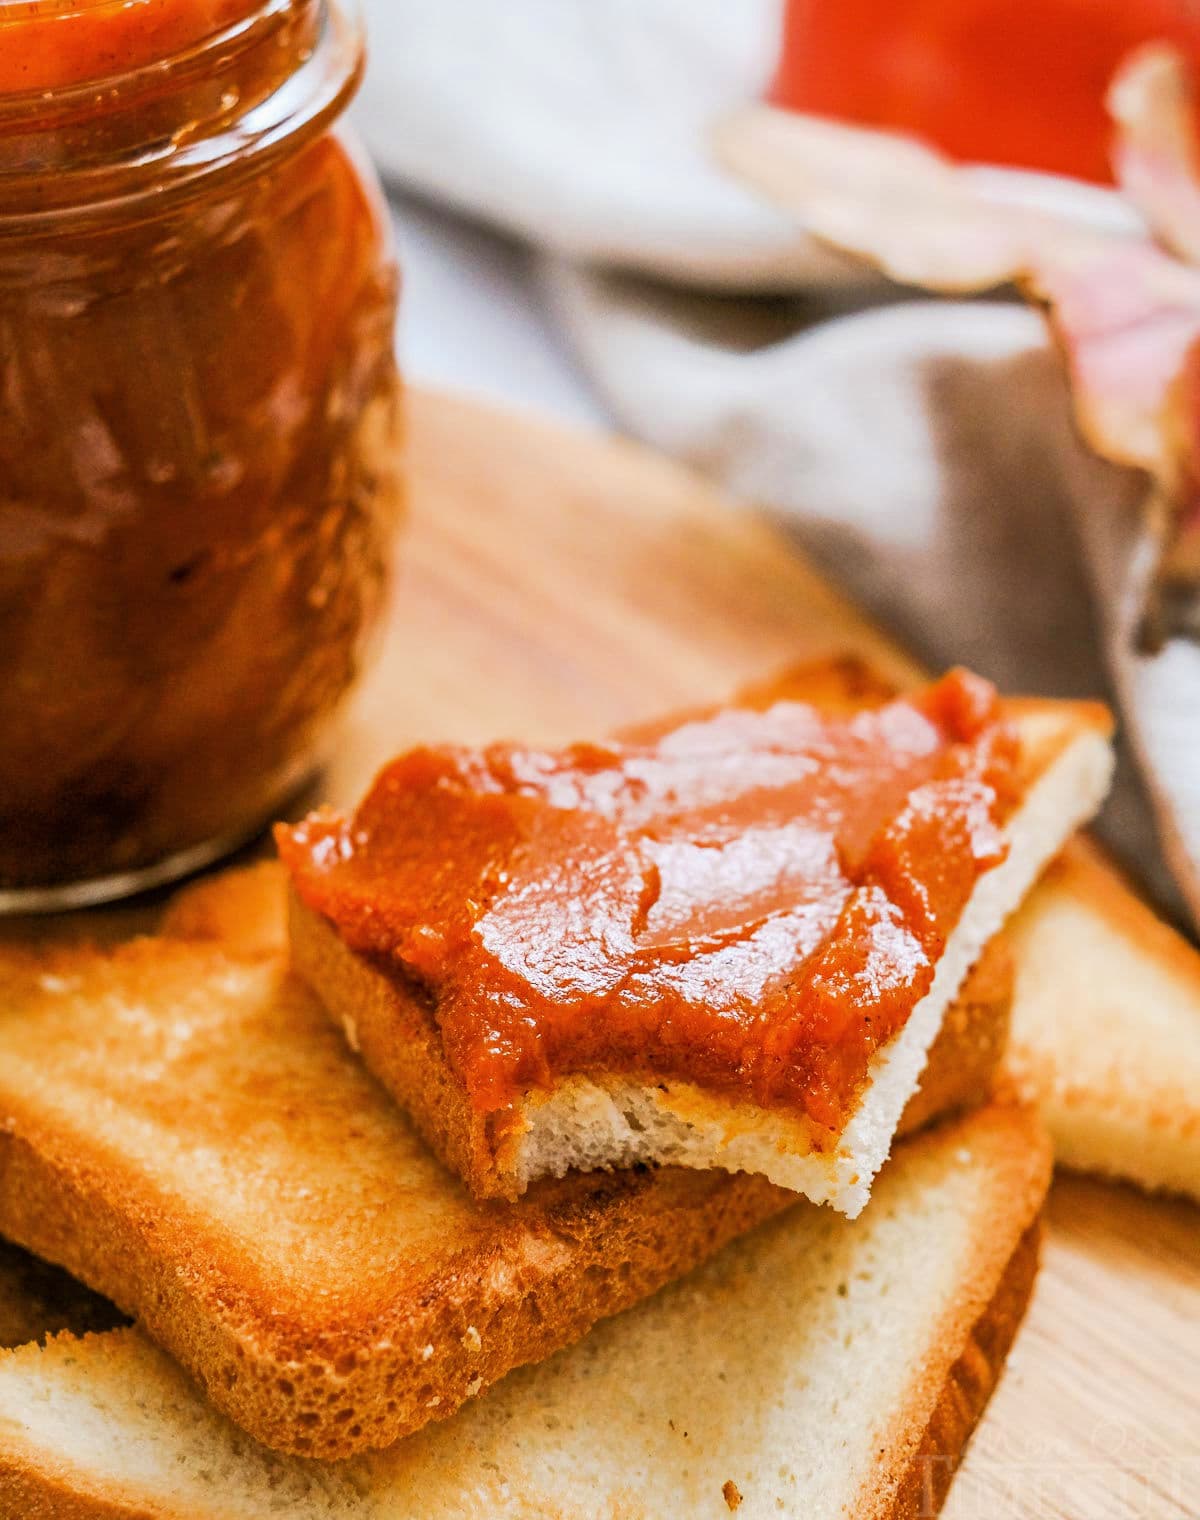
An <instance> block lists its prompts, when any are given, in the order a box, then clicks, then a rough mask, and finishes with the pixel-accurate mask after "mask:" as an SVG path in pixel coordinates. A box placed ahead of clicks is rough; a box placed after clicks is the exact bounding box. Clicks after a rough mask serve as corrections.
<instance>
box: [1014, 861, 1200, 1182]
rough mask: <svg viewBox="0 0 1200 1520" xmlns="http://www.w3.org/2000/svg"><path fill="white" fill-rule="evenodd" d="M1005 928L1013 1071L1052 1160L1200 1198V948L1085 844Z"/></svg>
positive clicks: (1058, 865)
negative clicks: (1012, 971) (1038, 1115)
mask: <svg viewBox="0 0 1200 1520" xmlns="http://www.w3.org/2000/svg"><path fill="white" fill-rule="evenodd" d="M1012 934H1013V937H1014V947H1015V952H1016V957H1017V963H1018V975H1017V982H1016V992H1015V1002H1014V1010H1013V1028H1012V1052H1011V1055H1012V1065H1013V1069H1014V1071H1015V1073H1016V1075H1017V1078H1018V1080H1019V1083H1020V1085H1021V1088H1022V1090H1023V1091H1024V1092H1025V1093H1026V1094H1027V1095H1028V1096H1029V1097H1030V1098H1032V1099H1033V1100H1034V1101H1036V1102H1037V1104H1038V1105H1039V1107H1040V1109H1041V1111H1042V1114H1043V1117H1044V1118H1045V1120H1046V1124H1047V1126H1048V1128H1049V1130H1050V1133H1051V1136H1052V1138H1053V1140H1054V1147H1055V1154H1056V1156H1057V1158H1058V1160H1059V1161H1060V1162H1061V1163H1062V1164H1063V1165H1064V1166H1068V1167H1075V1168H1078V1169H1079V1170H1081V1171H1089V1172H1100V1173H1103V1174H1106V1175H1109V1176H1113V1177H1120V1178H1125V1179H1128V1180H1129V1181H1132V1182H1136V1183H1138V1184H1139V1185H1141V1186H1142V1187H1145V1188H1148V1189H1151V1190H1155V1189H1162V1190H1166V1191H1170V1192H1178V1193H1186V1194H1189V1195H1190V1196H1191V1197H1193V1198H1200V952H1198V951H1197V950H1196V948H1195V947H1194V946H1193V945H1191V944H1189V943H1188V942H1187V941H1186V940H1185V939H1183V937H1182V936H1181V935H1179V934H1177V933H1176V932H1175V931H1174V930H1173V929H1171V928H1170V927H1169V926H1168V925H1167V924H1165V923H1163V922H1162V921H1161V920H1160V919H1159V918H1158V917H1157V916H1156V915H1155V914H1154V913H1153V911H1152V910H1151V909H1150V908H1148V907H1146V906H1145V905H1144V904H1143V903H1142V902H1140V901H1139V900H1138V899H1137V897H1136V896H1135V895H1134V894H1133V892H1132V891H1131V890H1129V889H1128V888H1126V887H1125V886H1124V885H1123V883H1122V882H1121V879H1120V877H1119V876H1118V875H1117V874H1116V872H1115V871H1114V869H1113V867H1112V866H1111V864H1109V862H1108V861H1107V860H1106V859H1105V858H1104V857H1103V856H1102V855H1101V853H1100V852H1099V851H1098V850H1097V849H1096V848H1095V846H1092V845H1089V844H1087V843H1085V842H1084V841H1082V840H1080V841H1077V842H1075V843H1074V844H1072V846H1071V847H1070V848H1069V849H1068V850H1067V851H1066V852H1065V853H1064V855H1063V856H1062V857H1061V858H1060V859H1059V860H1057V861H1056V862H1055V863H1054V864H1053V865H1052V866H1051V867H1050V869H1049V870H1048V871H1047V873H1046V875H1045V876H1044V877H1043V879H1042V881H1041V882H1040V883H1039V884H1038V886H1037V887H1036V888H1035V889H1034V891H1033V893H1032V894H1031V895H1030V897H1029V900H1028V901H1027V902H1026V904H1025V905H1024V907H1023V908H1022V910H1021V912H1020V913H1019V914H1018V915H1017V917H1016V918H1015V919H1014V921H1013V925H1012ZM1064 962H1068V963H1069V968H1070V978H1069V984H1068V983H1067V978H1066V977H1065V976H1064V974H1063V970H1062V967H1063V965H1064Z"/></svg>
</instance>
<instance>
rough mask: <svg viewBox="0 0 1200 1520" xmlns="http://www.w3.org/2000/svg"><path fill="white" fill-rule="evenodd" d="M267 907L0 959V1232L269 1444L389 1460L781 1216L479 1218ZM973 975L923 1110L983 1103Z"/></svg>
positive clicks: (998, 1006)
mask: <svg viewBox="0 0 1200 1520" xmlns="http://www.w3.org/2000/svg"><path fill="white" fill-rule="evenodd" d="M283 903H284V877H283V873H282V871H281V870H280V868H278V867H277V866H275V867H271V868H268V869H253V870H251V871H250V872H240V873H239V872H230V873H226V874H225V875H224V876H222V877H220V878H214V879H212V880H211V881H209V882H206V883H202V884H201V885H200V886H199V887H197V888H193V889H192V890H191V891H190V892H188V893H185V894H183V896H182V897H181V899H180V901H179V902H178V903H177V905H176V906H175V908H173V909H172V910H171V911H170V912H169V913H168V916H167V920H168V924H169V926H170V927H171V928H172V929H173V930H174V931H175V933H176V934H177V935H179V934H193V935H196V936H199V938H197V939H195V940H193V941H190V942H189V941H187V940H185V939H182V938H175V939H171V938H167V937H162V938H159V939H146V940H140V941H135V942H133V943H132V944H129V945H127V946H125V947H123V948H121V949H119V950H117V951H115V952H112V953H100V952H97V951H94V950H88V949H84V948H79V947H74V948H70V949H66V950H62V951H61V952H59V953H57V954H56V955H53V956H47V955H44V954H43V955H40V956H33V955H21V954H16V953H6V955H5V957H4V958H3V959H0V1231H3V1232H4V1233H5V1234H7V1235H9V1236H10V1237H11V1238H13V1239H17V1240H19V1241H20V1242H21V1243H22V1244H24V1245H26V1246H28V1247H30V1248H31V1249H33V1250H35V1251H37V1252H38V1253H39V1254H41V1255H42V1256H45V1257H47V1258H48V1259H50V1260H53V1261H56V1262H59V1263H61V1264H63V1265H65V1266H67V1267H68V1268H69V1269H70V1270H71V1271H72V1272H74V1273H75V1275H76V1276H77V1277H79V1278H81V1279H82V1280H83V1281H85V1282H87V1283H89V1284H90V1285H91V1286H93V1287H94V1288H96V1289H97V1290H99V1291H101V1292H104V1293H106V1294H108V1295H109V1296H110V1297H111V1298H112V1299H113V1300H115V1301H116V1302H117V1303H118V1304H120V1305H121V1307H122V1308H124V1309H126V1310H127V1311H129V1312H130V1313H132V1314H133V1315H135V1316H136V1317H137V1318H138V1319H139V1320H140V1321H141V1322H142V1324H143V1326H144V1327H145V1329H146V1330H147V1331H148V1332H149V1333H150V1334H151V1335H152V1336H153V1337H154V1338H155V1339H157V1340H158V1341H160V1342H161V1343H162V1344H163V1345H164V1346H166V1347H167V1348H168V1349H169V1350H171V1351H172V1352H174V1354H175V1355H176V1356H177V1357H178V1358H179V1359H180V1360H181V1361H182V1362H183V1363H184V1365H185V1366H186V1367H187V1368H188V1369H189V1370H190V1371H191V1372H192V1373H193V1374H194V1375H195V1376H196V1377H197V1378H198V1379H199V1380H200V1381H201V1382H202V1384H203V1385H204V1386H205V1387H206V1388H207V1389H208V1390H209V1392H210V1394H211V1396H212V1398H213V1400H214V1402H215V1403H217V1404H218V1405H219V1406H220V1407H221V1408H222V1409H224V1410H226V1411H227V1412H228V1413H230V1414H231V1415H232V1416H233V1418H234V1419H235V1420H237V1421H238V1422H239V1423H241V1424H242V1425H244V1426H245V1428H246V1429H248V1430H250V1431H251V1432H252V1433H253V1434H255V1435H256V1436H257V1437H258V1438H259V1439H261V1440H263V1441H264V1442H266V1443H268V1444H271V1445H274V1446H277V1447H280V1448H283V1449H287V1450H291V1451H301V1452H306V1453H308V1452H311V1453H313V1454H317V1455H321V1456H326V1457H332V1456H339V1455H344V1454H346V1453H349V1452H352V1451H355V1450H359V1449H361V1448H363V1447H366V1446H371V1445H383V1444H387V1443H388V1442H390V1441H392V1440H394V1439H396V1438H397V1437H398V1436H400V1435H402V1434H404V1433H406V1432H408V1431H411V1430H413V1429H415V1428H416V1427H417V1426H419V1425H421V1424H422V1423H424V1422H425V1421H427V1420H430V1419H433V1418H436V1417H440V1416H442V1415H445V1414H448V1413H450V1412H452V1411H453V1410H454V1409H455V1408H456V1407H457V1406H458V1405H459V1404H460V1403H461V1402H462V1401H463V1400H464V1399H465V1398H467V1397H469V1396H470V1395H472V1394H473V1393H475V1392H477V1391H478V1390H479V1389H481V1388H483V1387H486V1386H487V1385H488V1384H490V1383H492V1382H493V1381H494V1380H495V1379H496V1378H498V1377H500V1376H501V1375H502V1374H503V1373H505V1372H507V1371H508V1370H509V1368H511V1367H513V1366H516V1365H519V1364H520V1363H522V1362H527V1361H530V1360H535V1359H537V1358H540V1357H544V1356H546V1355H548V1354H549V1353H550V1352H551V1351H553V1350H555V1349H557V1348H558V1347H559V1346H562V1345H564V1344H566V1343H567V1342H569V1341H571V1340H573V1339H574V1338H576V1337H577V1336H579V1335H580V1334H582V1333H583V1332H584V1331H585V1330H586V1329H587V1328H588V1327H589V1326H590V1325H591V1324H593V1323H594V1322H595V1321H596V1320H597V1319H599V1318H601V1317H602V1316H604V1315H606V1314H611V1313H613V1312H615V1311H616V1310H618V1309H621V1308H623V1307H625V1306H626V1305H628V1304H631V1303H633V1302H635V1301H636V1300H637V1299H638V1298H640V1297H642V1296H644V1295H645V1294H647V1293H649V1292H651V1291H653V1290H654V1289H656V1288H657V1287H659V1286H660V1285H661V1284H662V1283H664V1282H666V1281H668V1280H669V1279H671V1278H672V1277H674V1276H677V1275H678V1274H679V1273H681V1272H683V1271H686V1270H687V1269H688V1268H689V1267H691V1266H693V1265H694V1264H695V1263H697V1262H698V1261H701V1260H703V1259H704V1258H705V1257H706V1256H707V1255H709V1254H710V1253H711V1252H712V1251H714V1250H716V1249H717V1248H718V1247H719V1246H720V1245H721V1244H722V1243H723V1242H724V1241H725V1240H728V1239H729V1238H730V1237H731V1236H732V1235H734V1234H736V1233H738V1232H739V1231H742V1230H745V1229H746V1228H748V1227H749V1226H750V1225H752V1224H754V1223H755V1222H757V1221H759V1220H761V1219H763V1218H765V1217H766V1216H767V1215H769V1214H770V1213H773V1212H775V1211H777V1210H779V1209H780V1208H782V1207H784V1206H785V1205H786V1204H787V1203H788V1202H789V1201H790V1195H788V1194H786V1193H784V1192H781V1191H779V1190H777V1189H775V1188H772V1187H771V1186H770V1185H769V1184H767V1183H765V1182H764V1181H763V1180H762V1179H761V1178H729V1177H728V1176H724V1175H722V1174H719V1173H711V1174H704V1173H697V1172H685V1171H675V1170H664V1171H661V1172H657V1173H647V1172H629V1173H623V1174H620V1175H616V1176H611V1175H608V1174H595V1175H592V1176H575V1177H571V1178H568V1179H566V1180H565V1181H564V1182H561V1183H550V1184H547V1185H545V1186H542V1187H539V1188H538V1189H535V1190H534V1192H533V1193H531V1195H530V1196H529V1198H528V1199H527V1200H526V1201H525V1202H524V1203H523V1204H522V1205H521V1206H520V1207H519V1208H514V1207H509V1206H506V1205H502V1204H479V1203H476V1202H474V1201H473V1200H472V1199H471V1198H470V1196H469V1195H468V1194H467V1193H466V1191H465V1189H463V1188H462V1187H461V1185H460V1184H458V1183H457V1182H456V1181H455V1180H454V1179H453V1178H452V1177H451V1176H450V1175H449V1174H447V1173H446V1172H445V1171H443V1170H442V1168H441V1167H440V1166H439V1165H438V1164H437V1162H436V1161H435V1160H434V1158H433V1157H431V1156H430V1155H429V1154H428V1153H427V1151H426V1150H425V1147H424V1146H423V1145H422V1144H421V1142H420V1141H419V1140H418V1138H417V1137H416V1136H415V1135H414V1134H413V1132H412V1130H411V1129H410V1127H409V1126H408V1124H407V1122H406V1121H405V1119H404V1118H403V1116H402V1115H401V1114H400V1113H399V1111H398V1110H397V1109H396V1107H395V1105H394V1104H393V1103H392V1102H391V1101H390V1100H389V1099H388V1098H387V1096H386V1095H385V1094H384V1093H383V1092H382V1091H381V1090H380V1089H379V1088H378V1087H376V1085H375V1084H374V1083H373V1082H372V1080H371V1079H370V1077H369V1076H368V1075H367V1074H366V1072H365V1071H364V1070H363V1069H362V1067H361V1066H360V1064H359V1063H358V1062H357V1061H356V1060H355V1059H354V1058H353V1057H352V1056H351V1055H350V1054H349V1053H348V1052H347V1050H346V1048H345V1044H344V1042H343V1041H342V1039H341V1038H340V1037H339V1035H338V1034H337V1032H336V1031H335V1030H334V1029H333V1028H332V1026H331V1025H330V1023H329V1021H328V1019H327V1018H326V1016H325V1014H324V1012H323V1011H322V1010H321V1009H320V1008H319V1007H318V1005H317V1003H316V1000H315V999H314V998H313V997H312V996H311V995H310V994H309V993H308V992H307V991H306V990H305V988H304V987H303V986H302V985H301V984H300V983H299V982H298V981H297V980H295V979H294V978H292V977H290V976H289V975H288V974H287V972H286V967H285V963H284V957H283V951H282V946H283V939H284V935H283V922H284V907H283ZM251 926H252V928H253V932H249V930H250V927H251ZM230 929H236V931H237V934H238V935H239V936H240V941H239V942H240V945H241V953H240V954H236V955H235V954H231V953H229V952H228V951H227V950H226V949H225V948H224V946H223V945H222V944H221V943H220V942H219V941H220V938H221V937H224V936H225V935H226V933H227V931H229V930H230ZM213 935H216V936H217V937H218V938H217V939H216V940H214V939H213V938H212V936H213ZM205 936H208V938H205ZM991 965H992V970H991V971H990V972H989V971H988V968H987V967H986V966H985V967H982V968H981V970H980V972H979V973H978V974H977V976H978V980H977V983H976V985H977V987H978V996H975V997H973V999H972V1000H970V1001H969V1002H968V1003H965V1004H964V1005H963V1008H962V1010H961V1013H960V1016H959V1017H957V1018H956V1020H955V1021H954V1022H955V1024H956V1025H957V1026H958V1033H957V1034H954V1033H953V1032H952V1037H951V1038H949V1039H948V1041H947V1043H946V1045H945V1046H943V1055H942V1056H941V1057H940V1058H939V1063H938V1064H937V1065H936V1066H935V1067H934V1068H931V1073H930V1082H929V1084H928V1086H927V1090H926V1094H925V1096H924V1098H923V1099H922V1100H921V1101H922V1103H923V1104H924V1112H925V1114H926V1115H928V1112H929V1110H930V1109H931V1107H937V1108H938V1109H939V1110H941V1109H946V1108H949V1107H954V1106H958V1105H961V1104H964V1103H969V1102H976V1103H977V1102H979V1101H981V1100H982V1099H983V1097H984V1096H985V1094H986V1090H987V1086H988V1082H989V1080H990V1076H991V1068H992V1063H993V1057H994V1052H995V1051H996V1050H997V1049H998V1048H999V1046H1000V1045H1001V1044H1002V1043H1003V1033H1004V1030H1005V1027H1006V1017H1007V1003H1008V991H1009V976H1008V972H1007V969H1006V963H1005V960H1004V958H1003V957H1002V956H1000V955H999V952H997V956H996V958H995V959H994V960H993V961H992V962H991ZM964 1051H973V1052H974V1053H975V1054H974V1059H973V1062H967V1061H961V1060H960V1059H959V1056H960V1055H961V1054H962V1053H963V1052H964Z"/></svg>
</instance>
